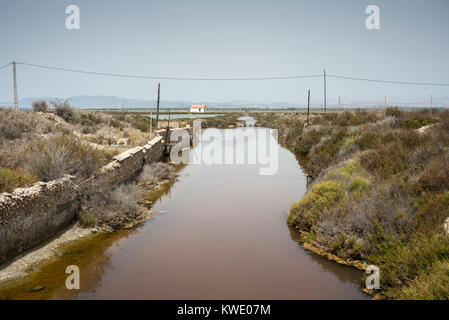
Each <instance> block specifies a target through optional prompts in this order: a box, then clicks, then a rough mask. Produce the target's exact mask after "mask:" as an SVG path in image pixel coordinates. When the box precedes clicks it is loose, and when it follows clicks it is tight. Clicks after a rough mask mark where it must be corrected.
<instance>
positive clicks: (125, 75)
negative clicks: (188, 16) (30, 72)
mask: <svg viewBox="0 0 449 320" xmlns="http://www.w3.org/2000/svg"><path fill="white" fill-rule="evenodd" d="M17 64H21V65H25V66H31V67H38V68H44V69H51V70H58V71H68V72H76V73H84V74H92V75H100V76H111V77H121V78H136V79H152V80H179V81H258V80H287V79H301V78H316V77H322V75H306V76H280V77H254V78H191V77H165V76H160V77H158V76H144V75H132V74H119V73H105V72H94V71H86V70H78V69H70V68H58V67H51V66H44V65H39V64H32V63H25V62H17Z"/></svg>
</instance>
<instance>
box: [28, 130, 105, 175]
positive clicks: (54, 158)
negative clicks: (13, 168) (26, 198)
mask: <svg viewBox="0 0 449 320" xmlns="http://www.w3.org/2000/svg"><path fill="white" fill-rule="evenodd" d="M110 156H111V154H108V152H106V151H103V150H99V149H95V148H93V147H91V146H90V145H88V144H86V143H84V142H82V141H81V140H79V139H77V138H75V137H72V136H68V135H61V136H54V137H51V138H49V139H47V140H44V141H40V142H39V143H37V144H36V145H35V146H33V147H32V148H31V150H30V152H29V156H28V157H27V159H25V164H24V167H25V169H26V170H27V171H28V172H30V173H32V174H35V175H37V176H38V177H39V179H40V180H42V181H50V180H54V179H58V178H60V177H62V176H63V175H64V174H71V175H76V176H79V177H87V176H89V175H90V174H91V173H92V172H93V171H94V170H95V169H97V168H99V167H101V166H102V165H104V164H106V163H107V162H108V161H109V159H110Z"/></svg>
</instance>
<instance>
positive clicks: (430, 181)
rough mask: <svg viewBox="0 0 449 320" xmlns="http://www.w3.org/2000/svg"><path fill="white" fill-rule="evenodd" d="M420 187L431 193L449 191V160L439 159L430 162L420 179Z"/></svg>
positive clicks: (445, 158)
mask: <svg viewBox="0 0 449 320" xmlns="http://www.w3.org/2000/svg"><path fill="white" fill-rule="evenodd" d="M419 183H420V185H421V186H422V187H423V188H424V189H426V190H430V191H438V190H448V189H449V160H448V158H447V157H437V158H435V159H433V160H432V161H430V163H429V164H428V165H427V166H426V168H425V169H424V171H423V172H422V173H421V175H420V177H419Z"/></svg>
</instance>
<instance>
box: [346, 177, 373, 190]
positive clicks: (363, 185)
mask: <svg viewBox="0 0 449 320" xmlns="http://www.w3.org/2000/svg"><path fill="white" fill-rule="evenodd" d="M369 186H370V182H369V181H368V180H367V179H365V178H362V177H355V178H354V179H353V180H352V182H351V184H350V185H349V192H351V193H362V192H364V191H366V190H367V189H368V188H369Z"/></svg>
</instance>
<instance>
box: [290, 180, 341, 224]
mask: <svg viewBox="0 0 449 320" xmlns="http://www.w3.org/2000/svg"><path fill="white" fill-rule="evenodd" d="M343 196H344V190H343V186H342V185H341V183H339V182H337V181H334V180H330V181H325V182H322V183H319V184H316V185H314V186H313V187H312V189H311V190H310V191H309V192H307V194H306V195H305V196H304V197H303V198H302V199H301V200H299V201H298V202H296V203H294V204H293V205H292V206H291V208H290V212H289V215H288V222H289V223H290V224H291V225H294V226H296V227H297V228H299V229H302V230H305V231H308V230H310V229H311V228H312V227H313V226H314V225H315V224H316V223H317V222H318V221H319V220H320V218H321V217H322V216H323V215H325V214H326V213H327V211H329V210H330V209H331V208H332V207H333V206H334V205H335V204H336V203H337V202H338V201H340V200H341V199H342V198H343Z"/></svg>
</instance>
